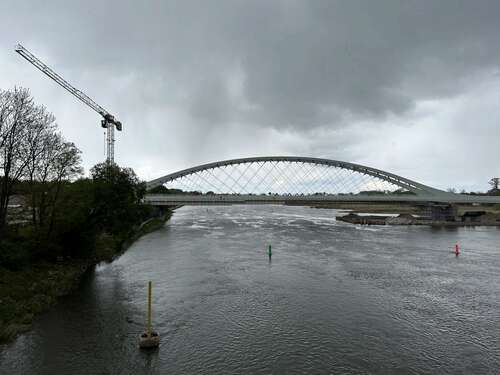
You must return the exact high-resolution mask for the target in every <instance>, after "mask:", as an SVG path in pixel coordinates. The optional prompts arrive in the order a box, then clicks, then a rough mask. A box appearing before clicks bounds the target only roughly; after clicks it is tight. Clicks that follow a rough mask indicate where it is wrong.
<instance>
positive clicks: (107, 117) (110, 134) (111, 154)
mask: <svg viewBox="0 0 500 375" xmlns="http://www.w3.org/2000/svg"><path fill="white" fill-rule="evenodd" d="M15 51H16V52H17V53H18V54H20V55H21V56H22V57H24V58H25V59H26V60H28V62H30V63H31V64H33V65H34V66H35V67H36V68H38V69H39V70H40V71H41V72H42V73H44V74H46V75H47V76H48V77H49V78H51V79H52V80H54V81H55V82H56V83H58V84H59V85H60V86H62V87H63V88H65V89H66V90H67V91H69V92H70V93H71V94H73V95H74V96H76V97H77V98H78V99H80V100H81V101H82V102H83V103H85V104H87V105H88V106H89V107H90V108H92V109H93V110H94V111H96V112H97V113H99V114H100V115H101V116H102V117H103V119H102V120H101V126H102V127H103V128H106V160H107V162H108V163H114V160H115V126H116V130H118V131H121V130H122V123H121V122H120V121H117V120H116V119H115V116H113V115H112V114H111V113H109V112H108V111H106V110H105V109H104V108H103V107H101V106H100V105H99V104H97V103H96V102H95V101H93V100H92V99H91V98H89V97H88V96H87V95H86V94H85V93H83V92H82V91H80V90H78V89H77V88H75V87H73V86H72V85H70V84H69V83H68V82H66V80H64V78H62V77H61V76H60V75H59V74H57V73H56V72H54V71H53V70H52V69H50V68H49V67H48V66H47V65H45V64H44V63H43V62H42V61H41V60H40V59H38V58H37V57H36V56H35V55H33V54H32V53H31V52H30V51H28V50H27V49H26V48H24V47H23V46H22V45H20V44H18V45H16V47H15Z"/></svg>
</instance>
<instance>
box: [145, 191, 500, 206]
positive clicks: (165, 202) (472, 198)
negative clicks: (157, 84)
mask: <svg viewBox="0 0 500 375" xmlns="http://www.w3.org/2000/svg"><path fill="white" fill-rule="evenodd" d="M328 202H353V203H354V202H356V203H370V202H371V203H384V202H387V203H398V202H401V203H431V202H435V203H465V204H467V203H468V204H472V203H478V204H481V203H482V204H498V203H500V196H482V195H462V194H444V195H442V196H440V195H428V196H426V195H304V196H296V195H290V196H288V195H286V196H281V195H278V196H276V195H235V194H227V195H226V194H214V195H191V194H183V195H176V194H147V195H146V196H145V198H144V203H147V204H150V205H153V206H179V205H183V206H188V205H192V206H200V205H230V204H286V203H294V204H307V205H308V204H312V203H328Z"/></svg>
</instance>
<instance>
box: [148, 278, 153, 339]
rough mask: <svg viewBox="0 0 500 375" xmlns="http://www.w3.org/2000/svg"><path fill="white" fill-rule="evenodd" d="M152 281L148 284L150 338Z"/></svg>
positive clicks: (149, 327)
mask: <svg viewBox="0 0 500 375" xmlns="http://www.w3.org/2000/svg"><path fill="white" fill-rule="evenodd" d="M151 289H152V283H151V281H150V282H149V284H148V337H151Z"/></svg>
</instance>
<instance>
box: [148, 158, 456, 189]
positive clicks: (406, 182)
mask: <svg viewBox="0 0 500 375" xmlns="http://www.w3.org/2000/svg"><path fill="white" fill-rule="evenodd" d="M255 162H292V163H293V162H297V163H308V164H316V165H326V166H331V167H335V168H341V169H346V170H350V171H354V172H358V173H362V174H365V175H369V176H372V177H375V178H378V179H381V180H383V181H386V182H389V183H391V184H394V185H396V186H399V187H400V188H403V189H407V190H409V191H411V192H413V193H415V194H417V195H427V196H428V195H448V194H449V193H447V192H445V191H443V190H439V189H435V188H433V187H430V186H427V185H424V184H421V183H419V182H416V181H412V180H410V179H407V178H404V177H401V176H398V175H396V174H393V173H389V172H386V171H382V170H380V169H376V168H372V167H367V166H364V165H360V164H355V163H349V162H345V161H339V160H331V159H322V158H313V157H303V156H258V157H250V158H239V159H229V160H223V161H217V162H213V163H208V164H202V165H198V166H196V167H192V168H187V169H184V170H181V171H178V172H175V173H171V174H168V175H166V176H163V177H160V178H157V179H154V180H152V181H149V182H148V183H147V188H148V189H152V188H154V187H157V186H160V185H163V184H165V183H167V182H171V181H174V180H176V179H179V178H182V177H184V176H188V175H191V174H194V173H197V172H200V171H204V170H209V169H215V168H220V167H224V166H228V165H235V164H246V163H255Z"/></svg>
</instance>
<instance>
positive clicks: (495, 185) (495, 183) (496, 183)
mask: <svg viewBox="0 0 500 375" xmlns="http://www.w3.org/2000/svg"><path fill="white" fill-rule="evenodd" d="M488 183H489V184H490V186H491V190H490V191H492V192H495V191H498V186H499V185H500V178H499V177H493V178H492V179H491V180H490V181H489V182H488Z"/></svg>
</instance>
